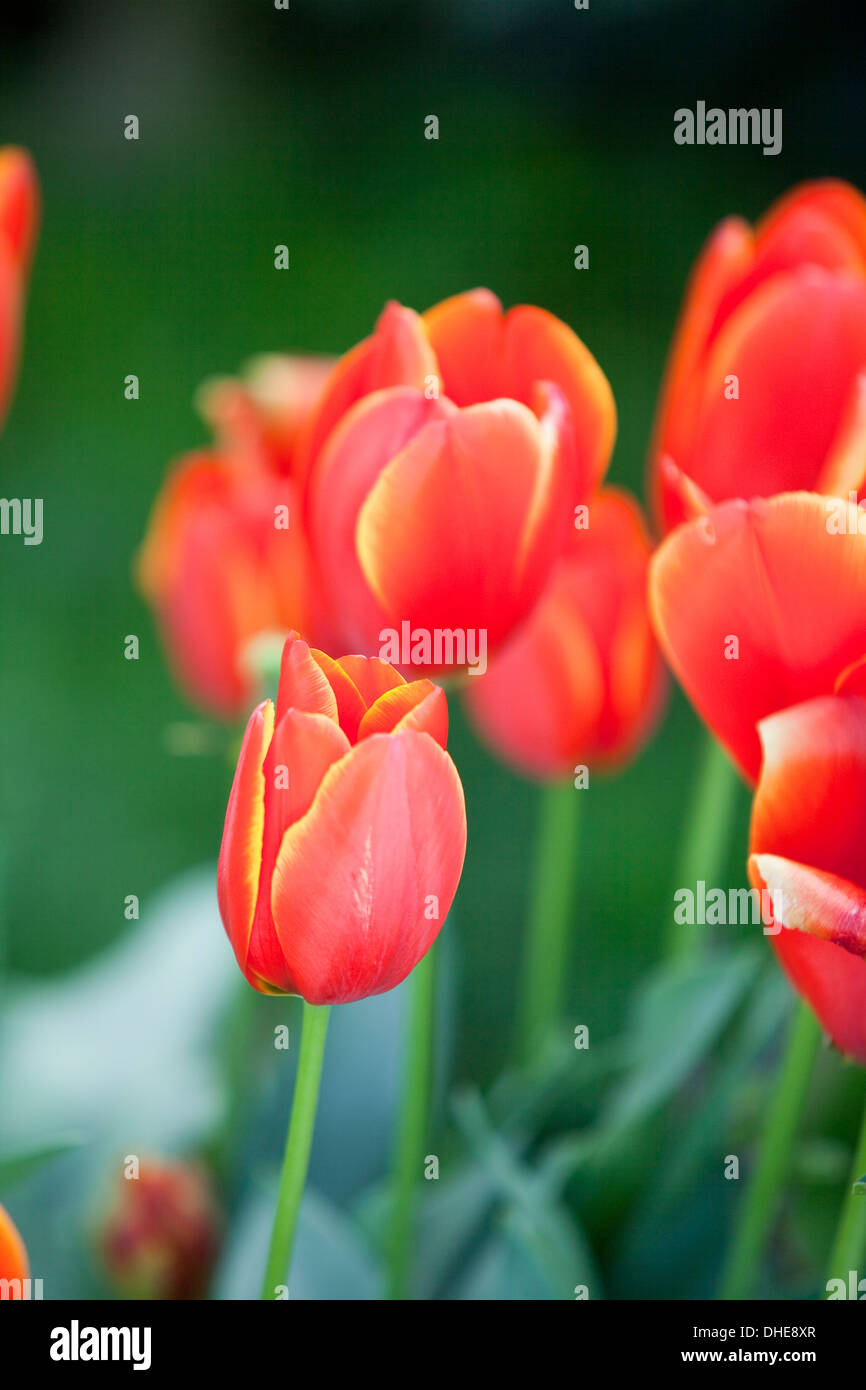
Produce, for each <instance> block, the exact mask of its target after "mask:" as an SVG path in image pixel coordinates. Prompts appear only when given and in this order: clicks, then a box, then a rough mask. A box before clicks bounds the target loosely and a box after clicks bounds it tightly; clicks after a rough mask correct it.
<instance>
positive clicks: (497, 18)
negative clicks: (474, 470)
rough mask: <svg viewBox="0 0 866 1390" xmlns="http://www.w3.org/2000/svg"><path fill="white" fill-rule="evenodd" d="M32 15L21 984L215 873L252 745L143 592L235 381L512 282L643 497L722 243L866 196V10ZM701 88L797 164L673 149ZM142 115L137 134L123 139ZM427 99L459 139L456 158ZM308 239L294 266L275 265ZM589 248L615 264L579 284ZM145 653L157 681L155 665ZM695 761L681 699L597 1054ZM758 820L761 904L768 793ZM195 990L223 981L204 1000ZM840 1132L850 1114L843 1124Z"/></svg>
mask: <svg viewBox="0 0 866 1390" xmlns="http://www.w3.org/2000/svg"><path fill="white" fill-rule="evenodd" d="M11 23H12V28H11V29H10V30H9V33H8V37H7V38H5V39H4V44H3V48H2V54H0V94H2V95H0V142H2V143H20V144H23V145H26V146H27V147H28V148H29V149H30V150H31V151H32V152H33V155H34V157H35V160H36V163H37V165H38V168H39V171H40V175H41V178H42V182H43V189H44V224H43V229H42V234H41V238H40V242H39V246H38V251H37V256H36V261H35V268H34V275H33V282H32V289H31V294H30V300H29V307H28V316H27V333H26V342H25V349H24V354H23V366H22V372H21V378H20V383H19V389H18V393H17V397H16V399H15V402H14V406H13V409H12V413H11V416H10V419H9V422H8V426H7V428H6V431H5V433H4V434H3V436H2V439H0V468H2V472H3V490H4V493H5V495H6V496H10V497H12V496H42V497H43V498H44V528H45V535H44V542H43V544H42V545H41V546H40V547H24V546H23V545H21V544H20V543H18V542H13V541H12V539H11V538H9V539H7V540H4V541H3V543H2V546H0V651H2V656H0V661H2V669H0V739H2V769H3V774H2V791H0V847H2V928H3V933H4V938H5V940H4V953H5V960H6V965H7V967H8V970H9V972H10V975H11V977H13V978H14V977H20V976H22V975H30V976H32V975H37V976H53V975H57V974H59V973H61V972H65V971H68V970H69V969H70V967H73V966H76V965H79V964H81V963H83V962H86V961H88V960H89V959H90V958H92V957H93V956H94V955H95V953H97V952H99V951H100V950H101V949H102V948H104V947H106V946H107V945H108V944H109V943H111V942H112V941H114V940H115V939H117V938H120V937H122V936H123V935H124V933H125V931H127V929H128V926H129V924H128V923H126V922H125V921H124V916H123V903H124V898H125V896H126V895H127V894H129V893H136V894H138V895H140V898H141V903H142V917H143V918H146V916H147V913H148V910H149V905H150V904H151V903H152V901H153V899H154V895H155V894H156V893H157V891H158V890H159V889H160V888H161V887H162V886H163V885H165V884H166V883H167V882H169V880H171V879H172V878H173V877H174V876H176V875H177V874H178V873H179V872H180V871H182V870H185V869H188V868H191V867H193V866H197V865H200V864H202V863H203V862H206V861H211V860H213V859H214V858H215V856H216V852H217V849H218V845H219V838H220V833H221V828H222V819H223V814H224V806H225V798H226V795H227V790H228V782H229V777H230V770H229V767H228V763H227V759H226V758H225V757H224V756H220V755H219V754H218V753H215V754H214V755H213V756H211V757H196V758H185V757H178V756H176V755H174V754H172V753H171V752H170V751H169V749H168V747H167V743H166V729H167V726H170V725H171V724H172V723H173V722H174V721H177V720H179V719H189V718H191V717H194V716H193V715H192V713H191V711H190V710H189V708H188V707H187V706H185V704H184V702H183V700H182V699H181V697H180V696H179V695H178V693H177V692H176V690H175V689H174V688H173V686H172V683H171V681H170V679H169V676H168V674H167V670H166V665H165V662H164V660H163V656H162V653H161V650H160V647H159V644H158V642H157V640H156V637H155V633H154V629H153V626H152V623H151V619H150V615H149V613H148V612H147V610H146V608H145V607H144V605H143V604H142V602H141V601H140V599H139V598H138V596H137V595H136V593H135V592H134V590H133V588H132V585H131V580H130V563H131V559H132V556H133V553H134V551H135V548H136V546H137V545H138V543H139V541H140V539H141V536H142V533H143V530H144V526H145V523H146V518H147V515H148V511H149V508H150V506H151V503H152V501H153V498H154V496H155V494H156V491H157V489H158V487H159V485H160V480H161V478H162V476H163V474H164V471H165V468H166V465H167V463H168V462H169V461H170V460H171V459H172V458H173V457H175V456H177V455H178V454H180V453H181V452H183V451H185V450H187V449H189V448H190V447H194V446H195V445H197V444H199V443H201V442H204V440H205V438H206V435H205V432H204V429H203V426H202V425H201V423H200V421H199V420H198V418H197V417H196V415H195V413H194V411H193V408H192V398H193V394H194V392H195V390H196V387H197V386H198V384H199V383H200V382H201V381H202V379H203V378H205V377H207V376H210V375H213V374H219V373H227V372H233V371H235V370H236V369H238V368H239V367H240V366H241V364H242V363H243V362H244V360H245V359H247V358H248V357H251V356H253V355H255V354H257V353H259V352H262V351H271V350H292V349H303V350H311V351H323V352H339V351H341V350H344V349H345V348H346V347H347V346H349V345H350V344H352V343H354V342H355V341H357V340H358V339H359V338H360V337H362V336H363V335H365V334H366V333H367V332H368V331H369V328H370V325H371V324H372V322H373V321H374V319H375V317H376V315H377V314H378V312H379V311H380V309H381V307H382V305H383V303H384V302H385V301H386V300H387V299H389V298H396V299H399V300H401V301H402V302H404V303H407V304H409V305H412V306H413V307H415V308H417V309H424V308H426V307H427V306H428V305H429V304H431V303H433V302H434V301H436V300H438V299H440V298H442V297H444V296H447V295H450V294H453V293H455V292H457V291H458V290H461V289H464V288H468V287H470V286H472V285H477V284H484V285H488V286H490V287H491V288H492V289H493V290H495V291H496V293H497V294H498V295H499V296H500V297H501V299H502V300H503V301H504V302H505V303H506V304H512V303H515V302H525V301H529V302H534V303H538V304H540V305H543V306H544V307H545V308H547V309H549V310H551V311H552V312H554V313H555V314H557V315H559V316H561V317H562V318H563V319H565V320H566V321H567V322H568V323H569V324H571V325H572V327H574V328H575V330H576V331H577V332H578V333H579V334H580V336H581V337H582V338H583V339H584V340H585V342H586V343H587V344H588V346H589V347H590V349H591V350H592V351H593V353H594V354H595V355H596V357H597V358H598V360H599V362H600V363H601V365H602V367H603V368H604V370H605V372H606V373H607V375H608V377H609V379H610V381H611V383H612V386H613V389H614V393H615V396H616V400H617V405H618V410H619V437H618V441H617V445H616V451H615V455H614V459H613V464H612V468H611V471H610V475H609V476H610V478H611V479H612V480H615V481H617V482H619V483H624V484H627V485H629V486H631V487H632V488H633V489H635V490H636V491H637V492H638V493H639V494H641V495H642V493H643V473H644V460H645V455H646V447H647V440H648V435H649V430H650V425H651V420H652V414H653V409H654V401H655V397H656V393H657V390H658V386H659V381H660V377H661V372H662V367H663V363H664V358H665V354H666V350H667V345H668V342H669V339H670V334H671V331H672V328H673V324H674V321H675V316H676V311H677V307H678V304H679V301H680V297H681V294H682V291H683V286H684V281H685V277H686V275H687V272H688V270H689V267H690V265H691V263H692V261H693V258H694V256H695V254H696V252H697V251H698V249H699V247H700V245H701V243H702V241H703V239H704V237H705V236H706V234H707V232H708V231H709V229H710V228H711V227H712V226H713V224H714V223H715V222H716V221H717V220H718V219H719V218H720V217H722V216H723V215H725V214H727V213H729V212H739V213H742V214H744V215H745V216H747V217H749V218H753V217H755V216H756V215H758V214H760V213H761V212H762V211H763V209H764V208H765V207H766V206H767V205H768V203H769V202H770V201H771V200H772V199H773V198H774V197H775V196H776V195H778V194H779V193H780V192H781V191H782V190H784V189H785V188H787V187H788V186H790V185H791V184H793V183H795V182H796V181H797V180H799V179H802V178H807V177H813V176H817V175H825V174H834V175H838V176H841V177H844V178H848V179H850V180H851V181H853V182H854V183H857V184H859V185H860V186H861V187H862V186H864V185H866V167H864V165H866V155H864V146H863V141H862V130H861V128H860V125H859V122H860V116H861V114H862V71H863V57H864V19H863V16H862V14H861V15H860V16H859V17H854V16H853V15H849V17H848V22H847V27H846V26H843V24H842V23H839V24H838V25H836V24H835V23H834V21H833V18H832V11H827V10H823V9H822V11H821V16H820V21H819V19H818V17H817V16H816V11H815V8H814V6H813V5H812V4H809V3H805V0H802V2H801V3H796V2H795V0H776V2H775V3H770V2H768V3H765V4H763V5H762V6H755V5H754V4H753V3H750V2H749V0H731V3H728V4H725V5H723V6H712V7H708V6H707V5H706V4H704V3H701V2H700V0H691V2H690V0H657V3H654V2H653V0H640V2H639V3H638V0H606V2H605V0H591V6H590V9H589V10H588V11H576V10H575V9H574V7H573V5H572V4H571V0H522V2H521V0H472V3H471V4H467V3H460V0H430V2H429V3H426V4H422V5H419V4H417V3H402V2H398V0H394V3H386V2H385V0H379V2H377V0H291V9H290V10H289V11H288V12H283V11H277V10H275V8H274V6H273V4H272V3H270V0H245V2H242V0H187V2H186V3H184V5H183V6H178V5H177V4H173V3H169V0H147V2H145V0H140V3H131V2H130V0H99V2H98V0H93V2H92V3H81V4H77V5H76V4H73V5H67V6H64V7H62V8H61V7H55V6H53V5H49V4H47V3H46V4H44V5H41V6H40V5H39V4H36V5H33V6H30V7H28V9H27V13H26V15H23V16H21V15H19V17H18V18H17V19H16V20H13V21H11ZM699 99H703V100H706V101H707V103H708V104H710V105H712V104H719V105H723V106H726V107H727V106H734V105H746V106H773V107H777V106H781V107H782V108H783V110H784V145H783V152H782V153H781V155H779V156H778V157H776V158H767V157H764V156H763V155H762V153H761V151H760V149H757V148H750V147H746V148H716V149H708V148H693V149H684V148H681V147H678V146H676V145H675V144H674V142H673V112H674V110H675V109H676V108H677V107H679V106H682V105H692V106H693V105H694V103H695V102H696V101H697V100H699ZM129 113H135V114H136V115H138V116H139V119H140V125H141V138H140V139H139V141H138V142H137V143H133V142H128V141H126V140H125V139H124V138H123V119H124V116H125V115H127V114H129ZM431 113H434V114H436V115H437V116H438V117H439V122H440V138H439V140H438V142H432V141H427V140H425V139H424V119H425V117H426V116H427V115H428V114H431ZM281 242H286V243H287V244H288V245H289V247H290V252H291V270H290V271H289V272H288V273H279V272H276V271H275V270H274V268H273V247H274V245H275V244H276V243H281ZM577 243H585V244H586V245H588V247H589V250H590V268H589V270H586V271H577V270H575V269H574V266H573V248H574V246H575V245H576V244H577ZM130 372H134V373H136V374H137V375H138V376H139V377H140V382H141V398H140V400H139V401H137V402H129V401H126V400H125V399H124V395H123V379H124V377H125V376H126V374H127V373H130ZM128 633H136V634H138V635H139V636H140V638H141V659H140V660H139V661H138V662H137V663H133V662H128V661H125V660H124V659H123V640H124V637H125V635H126V634H128ZM454 722H455V729H454V735H453V741H452V749H453V752H454V756H455V758H456V760H457V762H458V765H459V767H460V770H461V774H462V776H463V780H464V784H465V787H466V793H467V803H468V815H469V826H470V848H469V856H468V861H467V866H466V872H465V875H464V880H463V884H462V886H461V889H460V893H459V896H458V900H457V907H456V913H455V921H454V923H453V924H452V925H451V929H450V934H451V936H452V937H453V942H452V945H451V948H450V949H451V952H452V955H453V958H454V967H455V968H454V979H455V981H456V990H457V999H456V1023H455V1030H456V1054H455V1074H456V1076H457V1077H458V1078H463V1079H466V1080H471V1081H472V1082H474V1083H478V1084H483V1083H485V1082H486V1081H488V1080H489V1079H490V1078H491V1077H492V1076H493V1075H494V1074H495V1073H496V1071H497V1070H498V1068H499V1067H500V1066H501V1064H502V1063H503V1061H504V1059H505V1057H506V1054H507V1051H508V1048H509V1045H510V1039H511V1026H512V1020H513V1011H514V998H515V990H516V986H517V972H518V968H519V944H520V934H521V924H522V921H523V917H524V910H525V905H526V896H527V887H528V869H529V866H530V859H531V850H532V830H533V823H534V817H535V811H536V806H537V800H538V791H537V789H536V788H535V787H534V786H532V785H531V784H529V783H525V782H522V781H520V780H518V779H517V778H515V777H514V776H512V775H511V774H509V773H508V772H506V771H504V770H503V769H501V768H499V767H497V766H496V765H495V764H494V763H493V762H492V761H491V760H490V759H489V758H488V757H487V755H486V754H485V753H483V752H482V751H481V750H480V749H479V748H478V746H477V745H476V744H475V743H474V741H473V738H472V736H471V734H470V733H469V731H468V729H467V728H466V727H465V726H464V725H463V723H462V721H461V719H460V717H459V716H458V715H457V714H456V711H455V719H454ZM698 743H699V730H698V727H697V724H696V721H695V720H694V717H693V716H692V715H691V713H690V711H689V710H688V708H687V707H686V705H685V702H684V701H683V700H682V698H681V697H679V695H677V696H676V697H675V698H674V699H673V702H672V706H671V709H670V713H669V716H668V718H667V721H666V723H665V725H664V727H663V729H662V730H661V732H660V733H659V735H658V736H657V737H656V739H655V740H654V742H653V743H652V745H651V747H650V748H649V749H648V750H647V752H646V753H645V754H644V755H643V756H642V757H641V759H640V760H639V761H638V762H637V763H636V764H635V765H634V766H633V767H631V768H630V769H629V770H628V771H626V772H625V773H624V775H622V776H621V777H619V778H618V779H617V780H615V781H611V782H609V783H605V784H604V785H603V786H602V785H600V784H599V785H597V786H596V788H595V791H594V793H593V796H592V807H591V814H587V815H586V817H585V828H584V831H583V841H582V843H581V846H580V885H581V891H580V912H579V921H578V922H577V923H576V928H575V933H574V939H573V952H572V959H571V970H570V976H569V1001H570V1006H569V1007H570V1013H571V1014H573V1017H574V1020H575V1021H576V1022H585V1023H587V1024H589V1025H590V1028H591V1030H593V1037H594V1038H599V1039H602V1038H605V1037H607V1036H610V1035H612V1034H613V1033H614V1032H615V1031H617V1030H618V1029H619V1028H620V1026H621V1025H622V1022H623V1019H624V1017H625V1016H626V1014H627V1009H628V1002H629V999H630V996H631V992H632V988H633V985H634V983H635V982H636V981H637V980H638V979H639V978H640V977H641V976H642V975H643V973H644V972H645V971H646V969H647V968H648V966H649V965H650V964H651V963H652V962H653V961H654V960H655V959H656V958H657V956H658V953H659V948H660V943H661V940H662V935H663V933H664V931H665V930H666V927H667V924H668V921H669V917H670V912H671V909H672V900H671V889H672V885H671V875H672V872H673V859H674V853H675V849H676V841H677V837H678V833H679V826H680V823H681V819H682V815H683V812H684V809H685V807H686V804H687V799H688V795H689V790H690V784H691V780H692V775H693V768H694V758H695V755H696V750H697V748H698ZM739 810H740V814H739V831H738V835H737V836H735V840H734V845H733V847H732V855H731V876H732V881H733V882H740V881H741V876H742V864H743V858H744V853H745V825H746V816H747V810H748V807H747V802H746V798H745V794H744V795H743V797H742V799H741V804H740V808H739ZM759 944H762V943H759ZM227 949H228V948H227V947H226V950H227ZM198 987H199V986H198V982H197V979H196V972H195V968H194V963H193V966H192V968H191V972H190V974H189V975H188V976H187V978H186V980H185V990H186V991H187V992H188V993H189V994H190V995H195V993H196V991H197V989H198ZM183 997H184V991H183V990H181V991H180V999H181V1001H182V999H183ZM181 1006H182V1005H181ZM155 1007H156V1005H155ZM829 1123H831V1125H832V1124H835V1123H838V1124H839V1125H840V1126H841V1127H842V1128H843V1130H844V1129H845V1126H846V1124H848V1123H850V1122H849V1121H848V1120H847V1118H846V1112H845V1107H844V1105H843V1107H842V1110H841V1111H840V1114H839V1116H837V1117H836V1118H835V1119H834V1118H831V1120H830V1121H829ZM836 1196H837V1192H836V1190H833V1191H832V1192H831V1193H830V1194H829V1196H828V1197H827V1199H826V1200H827V1203H828V1204H829V1205H828V1209H829V1206H832V1204H833V1203H834V1202H835V1200H836Z"/></svg>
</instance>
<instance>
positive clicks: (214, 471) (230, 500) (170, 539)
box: [137, 453, 317, 719]
mask: <svg viewBox="0 0 866 1390" xmlns="http://www.w3.org/2000/svg"><path fill="white" fill-rule="evenodd" d="M295 500H296V492H295V489H294V485H293V483H292V481H291V479H289V478H286V477H281V476H275V475H274V474H272V473H271V472H269V471H267V470H265V469H263V468H261V467H259V466H258V465H256V464H254V463H251V462H250V461H249V460H247V459H243V458H241V459H239V458H238V457H237V456H234V455H232V456H226V455H222V454H216V453H200V454H192V455H189V456H187V457H186V458H184V459H182V460H181V461H180V462H179V463H178V464H176V465H175V467H174V468H173V469H172V471H171V472H170V474H169V476H168V478H167V479H166V481H165V483H164V485H163V488H162V491H161V493H160V496H159V498H158V500H157V503H156V505H155V507H154V510H153V515H152V517H151V520H150V524H149V527H148V532H147V536H146V538H145V541H144V544H143V546H142V549H141V551H140V553H139V556H138V562H137V578H138V583H139V586H140V588H141V590H142V592H143V593H144V595H145V597H146V598H147V599H148V601H149V602H150V604H151V605H152V607H153V609H154V612H155V614H156V617H157V622H158V624H159V627H160V630H161V633H162V637H163V640H164V643H165V646H166V649H167V651H168V654H169V659H170V661H171V664H172V667H173V670H174V674H175V677H176V679H177V681H178V683H179V684H180V686H181V687H182V688H183V690H184V691H185V693H186V694H187V695H188V697H189V699H190V700H191V701H192V702H193V703H195V704H197V705H200V706H201V707H202V708H204V709H206V710H208V711H209V712H211V713H213V714H215V715H217V716H218V717H220V718H225V719H231V718H235V717H237V716H238V715H239V714H241V713H242V712H244V711H245V710H246V709H248V708H249V705H250V702H251V700H252V699H253V698H254V695H255V692H256V688H257V687H256V680H255V675H254V673H253V672H252V671H251V669H250V667H249V663H248V654H249V644H250V643H251V641H252V640H253V639H254V638H255V637H257V636H259V635H260V634H262V633H274V632H276V633H282V634H284V633H286V632H288V631H291V630H292V629H302V630H304V631H311V630H312V629H313V627H314V626H315V624H316V622H317V618H316V613H317V609H316V597H315V583H314V577H313V571H312V565H311V560H310V554H309V549H308V546H307V542H306V538H305V535H304V531H303V528H302V526H301V525H300V524H299V519H298V508H297V507H296V505H295Z"/></svg>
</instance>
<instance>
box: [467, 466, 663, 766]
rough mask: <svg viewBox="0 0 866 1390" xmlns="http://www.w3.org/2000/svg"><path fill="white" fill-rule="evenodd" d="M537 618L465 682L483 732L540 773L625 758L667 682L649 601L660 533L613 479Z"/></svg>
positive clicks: (653, 715) (512, 758)
mask: <svg viewBox="0 0 866 1390" xmlns="http://www.w3.org/2000/svg"><path fill="white" fill-rule="evenodd" d="M588 519H589V525H588V529H586V530H573V532H572V536H571V538H570V541H569V543H568V546H567V548H566V550H565V553H564V554H563V556H562V558H561V559H560V560H559V562H558V564H557V566H556V568H555V570H554V572H553V575H552V577H551V579H550V582H549V584H548V586H547V588H546V589H545V591H544V594H543V595H542V597H541V599H540V600H539V602H538V603H537V604H536V606H535V608H534V609H533V611H532V613H531V615H530V617H529V618H528V619H527V621H526V622H525V623H524V624H523V625H522V627H520V628H519V630H518V631H517V633H516V634H515V636H514V637H513V638H512V639H511V641H510V642H509V643H508V644H507V645H506V647H505V648H504V650H503V651H502V652H501V654H500V655H499V656H498V657H496V658H495V659H494V660H493V662H492V664H491V666H490V669H489V670H488V672H487V674H486V675H482V676H478V677H473V678H472V679H470V680H469V681H468V682H467V687H466V690H465V692H464V694H465V699H466V702H467V705H468V708H469V711H470V713H471V715H472V717H473V719H474V722H475V723H476V725H477V726H478V728H479V730H480V732H481V734H482V736H483V737H484V738H485V740H486V741H487V742H489V743H490V745H491V746H492V748H493V749H494V750H495V751H496V752H497V753H498V754H499V755H500V756H502V757H503V758H505V759H506V761H508V762H511V763H513V764H515V766H516V767H518V768H519V769H520V770H521V771H523V772H526V773H529V774H530V775H532V776H537V777H551V778H552V777H563V776H565V775H567V774H568V773H569V772H571V771H572V770H573V769H574V768H575V767H576V765H577V764H584V763H585V764H587V765H591V766H593V767H602V768H603V767H606V766H608V767H609V766H615V765H617V764H621V763H622V762H624V761H625V760H626V759H627V758H629V757H630V756H632V755H633V753H634V752H635V751H636V749H637V748H638V746H639V745H640V743H641V742H642V741H643V740H644V739H645V738H646V737H647V735H648V734H649V732H650V730H651V728H652V727H653V725H654V723H655V721H656V719H657V718H658V716H659V713H660V711H661V706H662V697H663V694H664V689H665V681H664V674H663V668H662V661H661V656H660V653H659V650H658V647H657V645H656V641H655V638H654V636H653V633H652V629H651V627H650V622H649V616H648V613H647V602H646V582H647V565H648V562H649V557H650V543H649V539H648V537H647V534H646V530H645V527H644V523H643V518H642V516H641V513H640V509H639V507H638V506H637V503H636V502H634V500H633V499H632V498H631V497H629V496H628V495H627V494H626V493H623V492H620V491H618V490H616V489H613V488H610V489H607V490H604V491H602V492H600V493H599V494H598V496H597V497H596V499H595V500H594V501H593V502H592V503H591V505H590V507H589V509H588Z"/></svg>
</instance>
